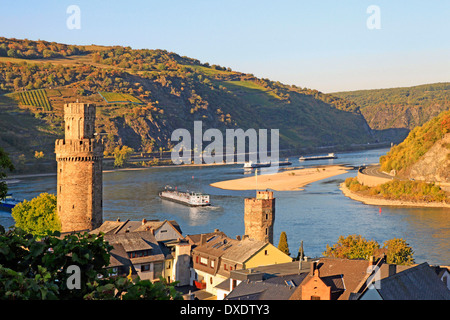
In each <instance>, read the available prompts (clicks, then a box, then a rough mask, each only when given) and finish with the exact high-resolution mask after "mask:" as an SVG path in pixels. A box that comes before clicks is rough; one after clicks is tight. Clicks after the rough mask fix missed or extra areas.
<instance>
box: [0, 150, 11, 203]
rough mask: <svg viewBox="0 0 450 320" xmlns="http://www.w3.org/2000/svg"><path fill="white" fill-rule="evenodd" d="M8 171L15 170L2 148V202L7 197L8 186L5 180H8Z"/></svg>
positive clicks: (0, 184) (0, 176) (0, 185)
mask: <svg viewBox="0 0 450 320" xmlns="http://www.w3.org/2000/svg"><path fill="white" fill-rule="evenodd" d="M6 170H9V171H12V170H14V166H13V164H12V162H11V159H10V158H9V156H8V154H7V153H6V152H5V151H4V150H3V148H1V147H0V200H2V199H4V198H5V197H6V193H7V192H8V185H7V184H6V182H5V181H3V179H5V178H6Z"/></svg>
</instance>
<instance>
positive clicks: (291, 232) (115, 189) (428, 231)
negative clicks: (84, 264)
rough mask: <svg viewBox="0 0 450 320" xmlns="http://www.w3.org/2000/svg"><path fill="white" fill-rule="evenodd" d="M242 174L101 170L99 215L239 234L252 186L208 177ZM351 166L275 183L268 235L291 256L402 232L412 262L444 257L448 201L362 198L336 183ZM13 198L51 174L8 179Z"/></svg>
mask: <svg viewBox="0 0 450 320" xmlns="http://www.w3.org/2000/svg"><path fill="white" fill-rule="evenodd" d="M386 152H387V149H378V150H369V151H360V152H351V153H341V154H338V157H339V158H338V159H335V160H326V161H311V162H310V161H307V162H302V163H299V161H298V157H292V158H290V160H291V161H292V163H293V164H292V166H295V167H298V166H304V167H307V166H315V165H323V164H348V165H353V166H359V165H363V164H371V163H377V162H378V159H379V157H380V155H383V154H385V153H386ZM243 176H244V170H243V169H242V165H225V166H203V167H166V168H150V169H146V170H137V171H116V172H105V173H104V174H103V184H104V194H103V199H104V200H103V205H104V208H103V219H104V220H116V219H117V218H120V219H121V220H122V221H123V220H125V219H131V220H141V219H143V218H145V219H147V220H150V219H160V220H164V219H167V220H176V221H177V222H178V224H179V225H180V227H181V229H182V231H183V234H184V235H187V234H196V233H206V232H212V231H214V229H216V228H217V229H220V230H221V231H223V232H225V233H226V234H227V235H228V236H229V237H233V238H234V237H235V236H236V235H242V234H244V198H246V197H254V196H255V191H229V190H221V189H217V188H214V187H211V186H209V184H210V183H213V182H217V181H222V180H228V179H236V178H241V177H243ZM350 176H356V171H353V170H351V171H349V172H348V173H346V174H343V175H339V176H336V177H333V178H329V179H326V180H322V181H319V182H315V183H312V184H310V185H308V186H306V187H305V189H304V190H303V191H276V192H274V195H275V197H276V218H275V227H274V242H275V245H277V244H278V239H279V236H280V233H281V232H282V231H285V232H286V233H287V236H288V244H289V249H290V251H291V256H297V251H298V248H299V246H300V242H301V241H302V240H303V246H304V250H305V254H306V255H307V256H310V257H316V256H321V254H322V252H323V251H325V250H326V245H327V244H329V245H332V244H334V243H336V242H337V240H338V238H339V236H340V235H344V236H347V235H349V234H360V235H362V236H363V237H365V238H366V239H368V240H369V239H373V240H376V241H378V243H380V244H383V242H384V241H386V240H389V239H392V238H403V239H405V240H406V241H407V242H408V243H409V244H410V245H411V246H412V248H413V250H414V258H415V261H416V262H417V263H421V262H424V261H427V262H428V263H430V264H444V265H449V264H450V249H449V240H450V209H444V208H442V209H441V208H406V207H381V212H380V207H378V206H371V205H365V204H362V203H360V202H356V201H353V200H351V199H348V198H347V197H345V196H344V195H343V194H342V192H341V191H340V190H339V184H340V183H341V182H342V181H343V180H345V178H347V177H350ZM166 185H171V186H177V187H178V189H179V190H182V189H183V190H186V189H187V190H192V191H201V192H205V193H208V194H210V195H211V202H212V203H213V206H212V207H209V208H189V207H185V206H183V205H180V204H176V203H172V202H168V201H165V200H161V199H159V197H158V192H159V191H160V190H161V189H162V188H164V186H166ZM9 192H11V193H12V194H13V196H14V197H16V198H19V199H27V200H31V199H32V198H33V197H35V196H37V195H39V194H40V193H42V192H49V193H56V176H51V177H35V178H26V179H21V180H20V181H19V182H17V183H14V184H11V185H10V186H9ZM0 224H2V225H4V226H6V227H9V226H11V225H13V224H14V220H13V219H12V218H11V215H10V214H9V213H6V212H2V211H0Z"/></svg>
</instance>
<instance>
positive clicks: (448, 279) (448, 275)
mask: <svg viewBox="0 0 450 320" xmlns="http://www.w3.org/2000/svg"><path fill="white" fill-rule="evenodd" d="M433 269H434V271H435V272H436V274H437V276H438V277H439V279H440V280H441V281H442V282H443V283H444V284H445V286H446V287H447V289H448V290H450V272H449V270H450V267H448V266H435V267H433Z"/></svg>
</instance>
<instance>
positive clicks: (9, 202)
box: [0, 194, 22, 212]
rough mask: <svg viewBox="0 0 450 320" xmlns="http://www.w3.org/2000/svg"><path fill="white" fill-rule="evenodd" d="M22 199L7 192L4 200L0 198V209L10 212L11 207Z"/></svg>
mask: <svg viewBox="0 0 450 320" xmlns="http://www.w3.org/2000/svg"><path fill="white" fill-rule="evenodd" d="M21 202H22V201H20V200H17V199H14V198H13V197H12V195H11V194H7V195H6V198H5V199H4V200H0V210H3V211H9V212H11V210H12V208H14V207H15V206H16V205H18V204H19V203H21Z"/></svg>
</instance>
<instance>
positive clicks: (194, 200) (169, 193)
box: [159, 187, 211, 207]
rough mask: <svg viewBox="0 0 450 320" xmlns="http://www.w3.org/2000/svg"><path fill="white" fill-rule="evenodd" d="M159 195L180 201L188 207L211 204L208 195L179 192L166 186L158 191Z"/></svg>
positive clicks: (166, 198)
mask: <svg viewBox="0 0 450 320" xmlns="http://www.w3.org/2000/svg"><path fill="white" fill-rule="evenodd" d="M159 197H160V198H161V199H164V200H169V201H173V202H177V203H181V204H184V205H187V206H190V207H205V206H209V205H211V203H210V199H209V195H208V194H203V193H200V192H180V191H177V190H173V189H172V188H169V187H166V189H165V190H164V191H161V192H160V193H159Z"/></svg>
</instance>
